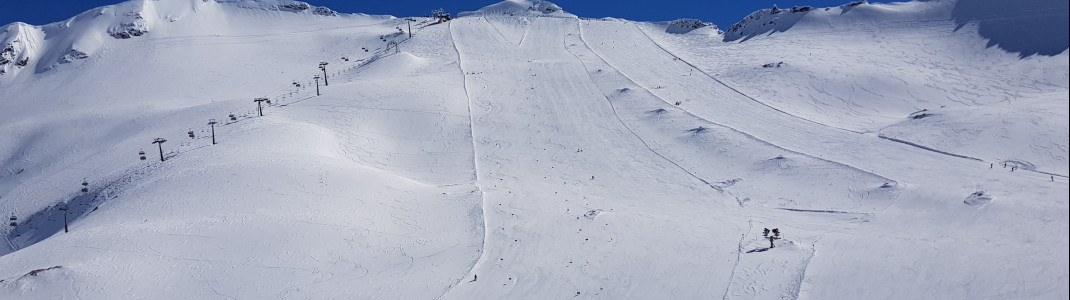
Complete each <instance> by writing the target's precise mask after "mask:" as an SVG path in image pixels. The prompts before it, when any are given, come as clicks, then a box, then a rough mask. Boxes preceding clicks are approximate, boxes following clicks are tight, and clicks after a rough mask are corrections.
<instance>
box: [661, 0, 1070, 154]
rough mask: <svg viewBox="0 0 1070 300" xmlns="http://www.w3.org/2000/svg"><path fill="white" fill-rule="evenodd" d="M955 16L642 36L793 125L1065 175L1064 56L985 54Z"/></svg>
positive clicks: (895, 11) (939, 11)
mask: <svg viewBox="0 0 1070 300" xmlns="http://www.w3.org/2000/svg"><path fill="white" fill-rule="evenodd" d="M955 7H957V5H956V3H955V2H950V1H943V2H909V3H905V4H861V5H858V6H855V7H853V9H851V10H849V11H847V12H838V11H837V10H838V9H837V8H832V9H830V10H828V11H825V10H824V9H817V10H812V11H810V12H808V13H806V17H804V18H802V19H800V20H799V21H798V24H796V25H795V26H794V27H792V29H791V32H792V34H771V35H768V36H765V37H761V38H752V39H750V40H747V41H746V42H742V43H735V42H733V43H717V42H715V41H711V40H712V39H716V38H715V37H702V36H697V35H696V36H679V35H669V34H663V33H661V30H659V28H654V27H650V26H647V27H644V32H645V33H648V34H649V35H650V36H651V38H653V39H655V40H656V41H658V44H659V45H661V46H663V47H665V48H666V49H667V50H668V51H669V52H671V53H673V54H674V55H677V56H679V57H680V58H683V59H684V60H685V61H687V62H690V63H692V64H693V65H694V66H695V67H698V68H699V69H702V70H704V71H705V72H706V73H708V74H710V75H712V76H714V77H715V78H717V79H718V80H721V81H723V82H725V83H726V84H727V85H729V86H731V87H732V88H735V89H738V90H739V91H741V92H742V93H743V94H746V95H751V96H753V97H754V98H758V99H760V101H762V102H763V103H766V104H768V105H770V106H772V107H775V108H776V109H778V110H783V111H785V112H787V113H789V114H792V115H796V116H799V117H800V118H803V119H807V120H811V121H814V122H817V123H821V124H825V125H828V126H832V127H836V128H843V129H845V130H851V131H859V132H867V133H877V134H879V135H880V136H882V137H887V138H890V139H894V140H901V141H905V142H909V143H912V144H917V145H921V146H923V147H926V148H931V149H934V150H937V151H941V152H946V153H951V154H954V155H959V156H965V157H972V158H977V159H980V160H983V161H986V162H990V163H996V164H1002V163H1003V162H1009V163H1011V164H1015V163H1016V162H1019V163H1020V167H1024V168H1029V169H1035V170H1038V171H1041V172H1044V173H1053V174H1057V175H1066V174H1067V156H1066V155H1065V153H1066V150H1065V149H1068V146H1070V140H1068V139H1067V138H1066V137H1067V136H1070V132H1068V131H1067V130H1066V126H1064V125H1065V124H1064V123H1065V122H1063V121H1064V120H1066V119H1067V115H1066V113H1063V112H1065V111H1067V102H1066V101H1065V99H1066V98H1067V97H1068V94H1067V89H1068V87H1070V86H1068V85H1067V81H1068V80H1070V78H1068V77H1067V72H1065V69H1067V68H1068V63H1067V53H1066V52H1065V51H1064V52H1063V53H1061V54H1059V55H1056V56H1031V57H1025V58H1022V57H1020V56H1019V55H1018V54H1017V53H1008V52H1005V51H1001V50H999V49H996V48H987V47H986V44H987V43H988V42H986V41H985V40H983V39H981V38H980V37H979V36H978V33H977V29H978V27H977V26H976V24H973V23H970V24H971V25H963V26H962V27H958V25H956V23H955V22H953V21H952V19H951V18H952V15H951V12H952V10H953V8H955ZM855 14H863V16H864V18H859V17H851V16H853V15H855ZM1008 17H1010V18H1019V19H1028V18H1032V15H1030V14H1022V15H1009V16H1008ZM844 18H846V19H847V20H856V19H865V20H869V21H867V22H857V21H846V22H845V21H844V20H843V19H844ZM907 20H920V21H907ZM741 24H743V23H741ZM841 36H850V39H849V40H844V41H841V40H840V38H839V37H841ZM889 37H896V38H894V39H893V38H889ZM726 39H727V37H726ZM830 39H833V40H837V41H838V42H837V43H835V44H834V43H829V42H827V41H828V40H830ZM1064 39H1065V37H1064ZM785 47H790V48H787V49H793V50H792V51H785V50H782V49H785ZM794 49H802V50H801V51H794ZM689 67H690V66H689ZM683 72H688V70H686V69H685V70H684V71H683ZM928 116H935V118H932V119H929V118H927V117H928ZM919 128H926V130H918V129H919ZM982 132H988V133H982Z"/></svg>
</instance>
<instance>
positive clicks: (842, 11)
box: [724, 0, 958, 42]
mask: <svg viewBox="0 0 1070 300" xmlns="http://www.w3.org/2000/svg"><path fill="white" fill-rule="evenodd" d="M957 3H958V2H957V1H910V2H892V3H869V2H868V1H866V0H859V1H853V2H849V3H847V4H844V5H840V6H837V7H825V8H816V7H809V6H794V7H786V8H778V7H776V6H774V7H773V8H769V9H762V10H759V11H755V12H754V13H751V14H750V15H749V16H747V17H746V18H743V20H741V21H739V23H736V24H735V25H732V26H731V27H729V28H728V30H726V33H725V36H724V41H726V42H730V41H736V40H740V39H742V40H743V41H746V40H748V39H751V38H754V37H756V36H759V35H762V34H773V33H777V32H783V31H787V30H788V29H791V28H793V27H795V26H797V25H801V26H817V27H830V26H832V27H836V26H854V25H858V24H867V23H868V24H874V23H885V24H895V23H900V22H904V21H906V22H913V21H918V20H948V19H950V18H951V10H952V8H953V7H955V6H956V5H957Z"/></svg>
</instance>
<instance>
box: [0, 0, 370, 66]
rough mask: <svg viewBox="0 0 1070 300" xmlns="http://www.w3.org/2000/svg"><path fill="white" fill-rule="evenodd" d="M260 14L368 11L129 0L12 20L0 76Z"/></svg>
mask: <svg viewBox="0 0 1070 300" xmlns="http://www.w3.org/2000/svg"><path fill="white" fill-rule="evenodd" d="M262 15H265V16H266V15H275V16H282V17H295V18H322V17H330V18H338V17H368V16H367V15H363V14H353V15H345V16H343V15H341V14H339V13H338V12H335V11H333V10H331V9H329V8H326V7H317V6H312V5H310V4H308V3H305V2H300V1H277V0H257V1H231V0H216V1H205V0H132V1H127V2H123V3H118V4H114V5H107V6H102V7H97V8H94V9H91V10H88V11H86V12H83V13H81V14H78V15H77V16H74V17H72V18H70V19H67V20H64V21H59V22H54V23H50V24H46V25H39V26H35V25H29V24H25V23H12V24H8V25H6V26H4V27H0V76H3V77H0V79H4V77H7V78H11V77H13V76H15V75H14V74H16V73H41V72H45V71H48V70H52V69H53V68H56V67H57V66H59V65H63V64H68V63H72V62H75V61H78V60H83V59H86V58H90V57H93V56H94V55H95V54H97V53H98V52H99V51H100V50H101V49H104V48H106V47H107V44H109V43H115V42H118V41H120V40H126V39H136V38H139V37H142V36H152V35H154V33H156V32H157V31H160V30H164V31H166V32H169V34H170V35H185V34H192V33H203V32H216V33H221V32H229V31H233V30H235V28H233V27H251V28H256V27H257V25H251V24H242V22H243V21H239V19H240V20H244V21H249V22H252V23H256V22H264V21H265V20H268V19H269V18H264V17H257V16H262ZM238 16H240V17H238ZM236 17H237V18H236ZM372 18H374V19H382V18H388V17H372ZM189 19H192V20H189ZM158 37H159V36H158ZM23 70H34V71H33V72H23ZM5 75H6V76H5Z"/></svg>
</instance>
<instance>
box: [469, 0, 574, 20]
mask: <svg viewBox="0 0 1070 300" xmlns="http://www.w3.org/2000/svg"><path fill="white" fill-rule="evenodd" d="M467 15H510V16H555V17H575V15H573V14H570V13H568V12H565V10H564V9H562V8H561V7H560V6H558V5H557V4H554V3H551V2H549V1H538V0H534V1H532V0H506V1H502V2H498V3H495V4H491V5H488V6H485V7H483V8H480V9H479V10H477V11H474V12H462V13H460V14H458V15H457V16H458V17H464V16H467Z"/></svg>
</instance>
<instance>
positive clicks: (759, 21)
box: [724, 5, 812, 42]
mask: <svg viewBox="0 0 1070 300" xmlns="http://www.w3.org/2000/svg"><path fill="white" fill-rule="evenodd" d="M810 10H812V8H811V7H809V6H801V7H800V6H796V7H792V8H790V9H780V8H778V7H777V6H776V5H774V6H773V8H768V9H762V10H758V11H755V12H753V13H751V14H750V15H748V16H747V17H746V18H743V20H740V21H739V23H736V24H735V25H732V27H729V28H728V32H727V33H725V37H724V40H725V41H726V42H728V41H734V40H738V39H744V40H747V39H750V38H752V37H754V36H757V35H759V34H763V33H766V32H781V31H785V30H788V29H789V28H791V27H792V26H795V23H797V22H799V19H802V17H803V16H804V15H806V13H808V12H810Z"/></svg>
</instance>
